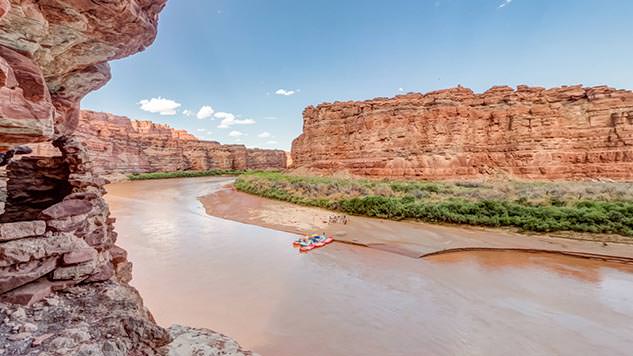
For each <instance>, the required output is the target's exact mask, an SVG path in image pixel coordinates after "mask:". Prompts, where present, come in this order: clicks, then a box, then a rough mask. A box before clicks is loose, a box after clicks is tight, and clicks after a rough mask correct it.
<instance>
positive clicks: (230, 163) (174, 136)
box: [32, 110, 286, 175]
mask: <svg viewBox="0 0 633 356" xmlns="http://www.w3.org/2000/svg"><path fill="white" fill-rule="evenodd" d="M73 136H75V137H76V138H77V139H78V140H79V141H81V142H83V143H85V144H86V146H87V153H88V156H89V157H90V160H91V161H92V162H93V166H94V170H95V172H96V173H98V174H105V175H108V174H113V173H144V172H172V171H182V170H207V169H284V168H286V153H285V152H284V151H281V150H264V149H247V148H246V147H245V146H243V145H222V144H220V143H218V142H215V141H200V140H198V139H197V138H196V137H195V136H193V135H191V134H190V133H188V132H187V131H184V130H176V129H173V128H171V127H169V126H167V125H162V124H155V123H153V122H151V121H138V120H130V119H128V118H127V117H123V116H116V115H112V114H107V113H97V112H93V111H86V110H83V111H81V117H80V124H79V127H78V128H77V130H76V132H75V133H74V134H73ZM32 148H33V150H34V152H35V153H36V154H40V155H55V154H56V152H55V151H54V150H51V146H50V145H46V144H44V145H36V146H32Z"/></svg>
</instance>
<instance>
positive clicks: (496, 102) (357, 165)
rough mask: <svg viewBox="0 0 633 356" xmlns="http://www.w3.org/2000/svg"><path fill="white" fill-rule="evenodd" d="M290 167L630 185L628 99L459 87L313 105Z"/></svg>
mask: <svg viewBox="0 0 633 356" xmlns="http://www.w3.org/2000/svg"><path fill="white" fill-rule="evenodd" d="M292 160H293V161H294V162H293V168H303V169H311V170H316V171H322V172H333V171H347V172H349V173H352V174H356V175H364V176H375V177H413V178H416V177H417V178H423V179H463V178H474V177H481V176H489V175H503V176H508V177H518V178H527V179H597V178H607V179H616V180H633V92H631V91H627V90H616V89H613V88H609V87H606V86H600V87H593V88H585V87H582V86H570V87H561V88H553V89H544V88H534V87H527V86H519V87H518V88H517V89H516V90H514V89H512V88H510V87H494V88H492V89H490V90H488V91H486V92H485V93H482V94H475V93H473V91H471V90H470V89H466V88H462V87H459V88H453V89H447V90H441V91H436V92H431V93H428V94H417V93H415V94H407V95H400V96H397V97H395V98H389V99H387V98H377V99H373V100H368V101H362V102H337V103H333V104H322V105H319V106H317V107H312V106H311V107H308V108H307V109H306V110H305V111H304V123H303V134H301V136H299V137H298V138H297V139H295V141H294V142H293V145H292Z"/></svg>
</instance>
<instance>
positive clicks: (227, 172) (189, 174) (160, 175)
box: [127, 169, 247, 180]
mask: <svg viewBox="0 0 633 356" xmlns="http://www.w3.org/2000/svg"><path fill="white" fill-rule="evenodd" d="M246 172H247V171H244V170H232V169H210V170H206V171H177V172H153V173H135V174H130V175H128V176H127V177H128V178H129V179H130V180H148V179H169V178H193V177H217V176H239V175H240V174H244V173H246Z"/></svg>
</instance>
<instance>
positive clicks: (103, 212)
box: [0, 0, 239, 356]
mask: <svg viewBox="0 0 633 356" xmlns="http://www.w3.org/2000/svg"><path fill="white" fill-rule="evenodd" d="M165 1H166V0H108V1H80V0H46V1H39V0H0V320H2V323H0V355H121V356H123V355H158V354H164V353H168V352H171V351H170V350H171V348H172V347H176V346H180V344H178V345H173V344H169V342H170V341H171V339H172V336H171V335H170V333H169V331H168V330H166V329H163V328H161V327H160V326H158V325H157V324H156V322H155V321H154V319H153V317H152V315H151V314H150V313H149V312H148V311H147V310H146V309H145V307H144V306H143V303H142V300H141V298H140V296H139V295H138V293H137V292H136V291H135V290H134V289H133V288H132V287H130V286H129V285H128V284H127V282H129V280H130V279H131V264H130V263H129V262H128V261H127V253H126V252H125V251H124V250H123V249H121V248H119V247H117V246H116V245H115V242H116V237H117V235H116V233H115V232H114V228H113V223H114V218H112V217H110V213H109V210H108V206H107V205H106V203H105V201H104V199H103V194H105V190H104V189H103V185H104V183H105V180H104V179H102V178H99V176H97V175H96V174H95V170H94V169H93V166H92V164H91V159H90V158H91V157H89V155H88V153H87V152H88V151H87V147H86V144H85V143H84V142H82V141H81V140H79V137H78V136H73V135H72V133H73V131H75V129H76V128H77V125H78V123H79V116H80V115H79V113H80V110H79V101H80V100H81V98H82V97H83V96H85V95H86V94H87V93H88V92H90V91H92V90H95V89H97V88H99V87H101V86H102V85H103V84H105V83H106V82H107V80H108V79H109V78H110V69H109V66H108V64H107V61H109V60H112V59H117V58H122V57H126V56H128V55H131V54H133V53H136V52H139V51H141V50H143V49H144V48H145V47H146V46H148V45H149V44H151V43H152V41H153V40H154V37H155V36H156V26H157V22H158V14H159V12H160V11H161V10H162V8H163V7H164V5H165ZM51 141H52V143H53V146H54V147H56V148H55V151H56V155H54V156H50V155H41V154H38V153H37V152H36V153H35V154H34V155H32V156H29V157H23V158H21V159H16V157H14V155H15V156H17V155H22V154H25V153H28V152H29V149H28V148H25V147H23V146H21V145H24V144H32V143H37V142H51ZM97 282H98V283H97ZM53 292H57V293H53ZM21 305H22V306H21ZM178 330H179V334H178V336H177V337H182V335H186V333H188V332H190V331H188V329H184V328H183V329H178ZM183 330H184V331H183ZM206 333H207V334H208V335H209V336H210V337H211V336H212V335H218V336H217V337H216V338H215V339H214V340H219V343H218V344H216V345H214V346H222V344H221V343H222V342H225V343H226V347H218V348H209V343H210V340H211V339H206V340H205V339H201V340H199V341H200V345H196V344H195V343H194V344H191V345H190V346H191V349H192V350H194V351H195V352H196V354H199V355H217V354H226V352H227V351H230V352H233V351H234V350H235V347H234V345H233V344H231V343H229V340H228V339H222V337H220V336H219V334H214V333H213V332H211V331H208V330H207V331H206ZM198 334H199V332H197V331H196V334H195V335H198ZM238 349H239V348H238Z"/></svg>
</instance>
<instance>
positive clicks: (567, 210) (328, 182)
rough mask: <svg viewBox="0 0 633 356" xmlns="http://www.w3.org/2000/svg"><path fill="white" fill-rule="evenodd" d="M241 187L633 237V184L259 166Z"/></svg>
mask: <svg viewBox="0 0 633 356" xmlns="http://www.w3.org/2000/svg"><path fill="white" fill-rule="evenodd" d="M235 187H236V188H237V189H238V190H240V191H243V192H247V193H251V194H255V195H259V196H263V197H267V198H272V199H277V200H283V201H287V202H291V203H295V204H301V205H307V206H315V207H320V208H325V209H330V210H335V211H340V212H343V213H347V214H352V215H365V216H371V217H379V218H385V219H393V220H401V219H417V220H422V221H427V222H437V223H451V224H469V225H480V226H492V227H503V226H506V227H515V228H519V229H521V230H525V231H536V232H553V231H576V232H590V233H613V234H620V235H625V236H633V183H614V182H556V183H554V182H516V181H503V182H484V181H481V182H427V181H387V180H383V181H375V180H364V179H342V178H324V177H301V176H292V175H287V174H283V173H271V172H258V173H248V174H244V175H241V176H239V177H238V179H237V181H236V182H235Z"/></svg>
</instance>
